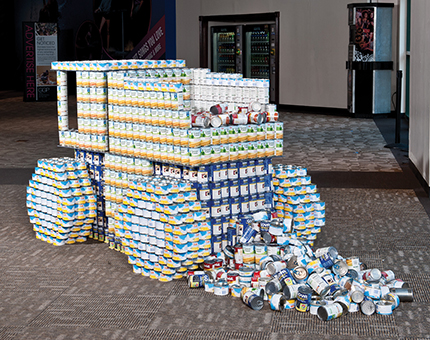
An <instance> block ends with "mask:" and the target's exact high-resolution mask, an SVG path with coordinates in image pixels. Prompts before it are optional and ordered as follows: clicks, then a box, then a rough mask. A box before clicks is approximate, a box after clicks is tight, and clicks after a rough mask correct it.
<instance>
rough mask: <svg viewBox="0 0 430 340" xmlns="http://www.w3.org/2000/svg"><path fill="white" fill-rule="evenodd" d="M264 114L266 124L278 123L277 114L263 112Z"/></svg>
mask: <svg viewBox="0 0 430 340" xmlns="http://www.w3.org/2000/svg"><path fill="white" fill-rule="evenodd" d="M265 114H266V123H274V122H277V121H278V118H279V114H278V112H265Z"/></svg>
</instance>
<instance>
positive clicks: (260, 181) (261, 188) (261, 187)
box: [256, 176, 266, 194]
mask: <svg viewBox="0 0 430 340" xmlns="http://www.w3.org/2000/svg"><path fill="white" fill-rule="evenodd" d="M256 183H257V193H259V194H262V193H264V192H265V191H266V184H265V181H264V176H259V177H257V178H256Z"/></svg>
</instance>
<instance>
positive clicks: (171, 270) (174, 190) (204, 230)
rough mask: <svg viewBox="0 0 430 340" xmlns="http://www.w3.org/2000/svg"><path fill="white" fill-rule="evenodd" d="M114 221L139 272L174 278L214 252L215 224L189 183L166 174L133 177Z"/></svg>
mask: <svg viewBox="0 0 430 340" xmlns="http://www.w3.org/2000/svg"><path fill="white" fill-rule="evenodd" d="M114 223H115V233H116V236H117V237H120V238H121V243H122V251H123V252H124V253H125V254H126V255H128V261H129V263H130V264H132V265H133V271H134V272H135V273H141V274H142V275H144V276H149V277H150V278H153V279H158V280H160V281H171V280H172V279H178V278H182V276H183V274H184V273H185V272H186V271H187V270H194V269H197V264H198V263H202V262H203V261H204V258H205V257H207V256H209V255H210V238H211V230H210V222H209V220H208V218H207V216H206V213H205V212H204V211H203V210H202V209H201V205H200V201H198V200H197V193H196V191H195V190H194V189H193V188H192V187H191V184H190V183H189V182H186V181H180V180H174V179H170V178H165V177H162V176H148V177H147V178H142V179H141V180H136V181H129V185H128V188H127V190H126V193H125V195H124V196H123V202H122V204H120V205H119V209H118V212H117V213H116V215H115V220H114Z"/></svg>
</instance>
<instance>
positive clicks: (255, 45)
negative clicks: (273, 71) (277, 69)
mask: <svg viewBox="0 0 430 340" xmlns="http://www.w3.org/2000/svg"><path fill="white" fill-rule="evenodd" d="M269 26H270V25H249V26H248V25H246V26H244V28H243V30H244V37H243V39H244V40H245V41H244V43H243V47H244V53H243V55H244V59H245V65H244V73H243V76H244V77H246V78H259V79H269V76H270V41H269V38H270V29H269Z"/></svg>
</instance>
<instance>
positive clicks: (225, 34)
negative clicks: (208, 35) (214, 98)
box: [212, 27, 236, 73]
mask: <svg viewBox="0 0 430 340" xmlns="http://www.w3.org/2000/svg"><path fill="white" fill-rule="evenodd" d="M234 38H235V28H234V27H212V71H214V72H224V73H235V72H236V58H235V52H234V51H235V45H234V41H235V40H234Z"/></svg>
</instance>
